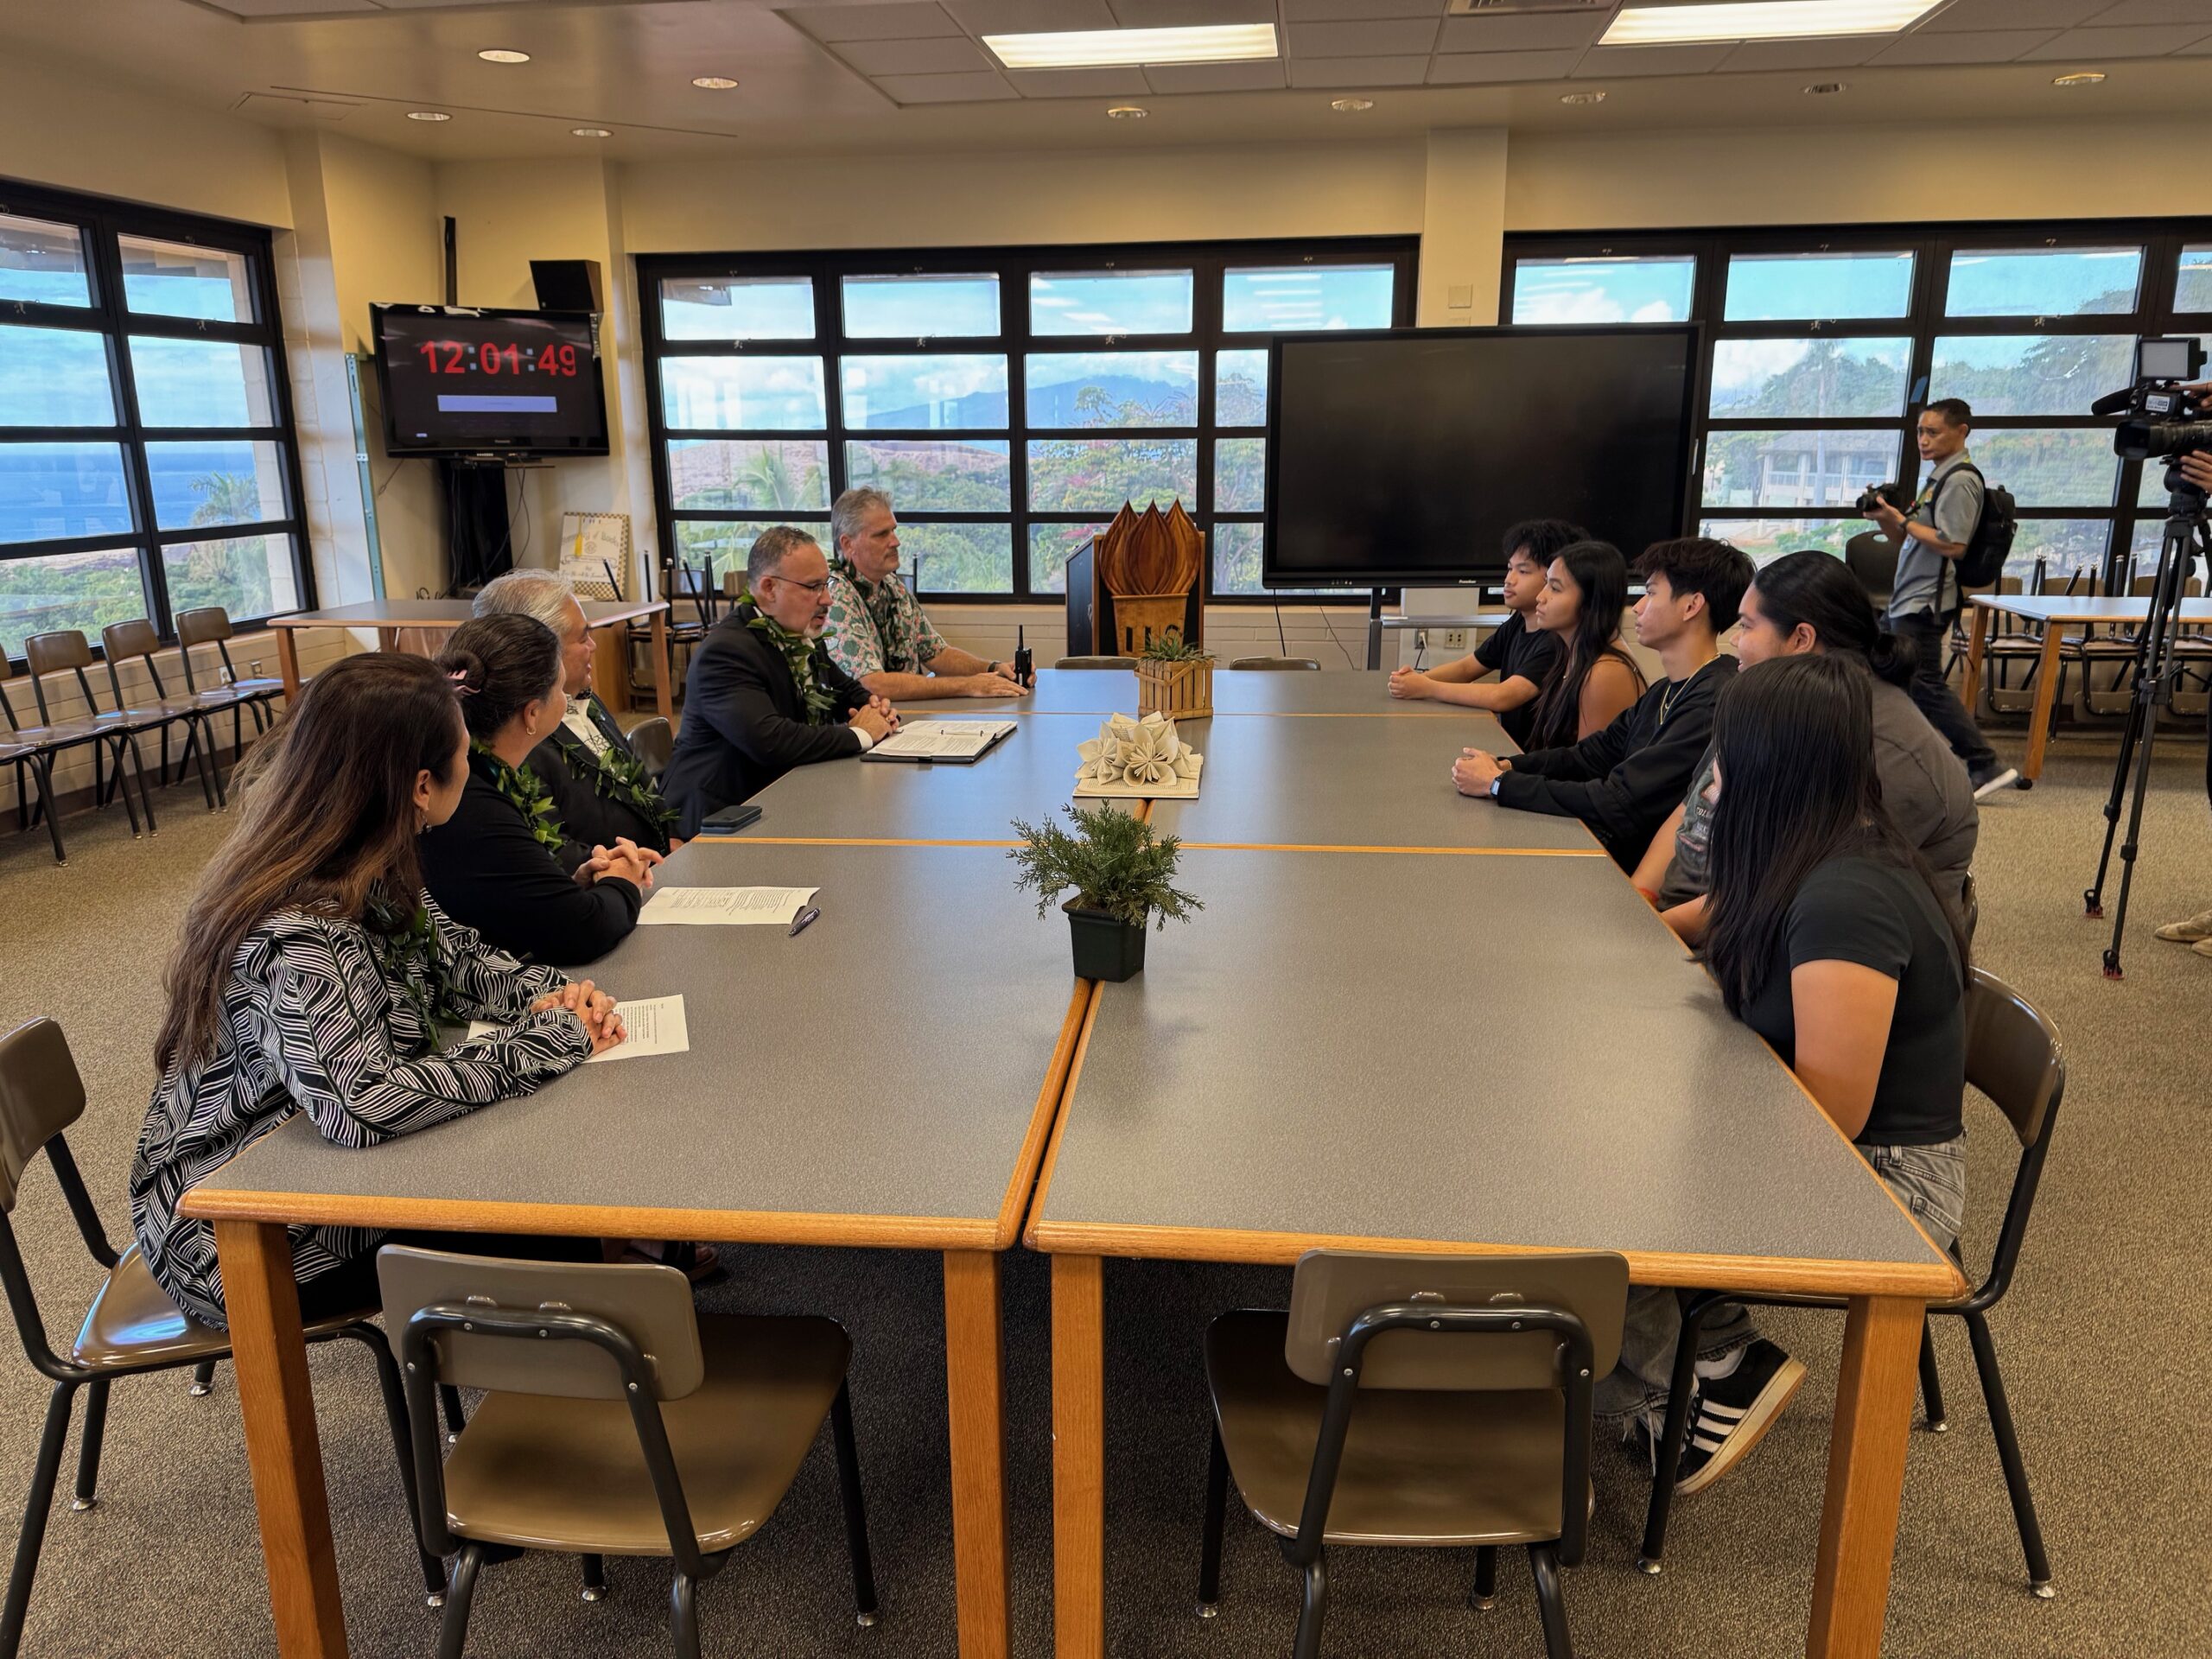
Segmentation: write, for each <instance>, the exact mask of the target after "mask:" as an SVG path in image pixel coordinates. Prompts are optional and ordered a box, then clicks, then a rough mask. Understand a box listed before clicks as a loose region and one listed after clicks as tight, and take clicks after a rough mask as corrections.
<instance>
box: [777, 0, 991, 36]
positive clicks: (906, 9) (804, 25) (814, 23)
mask: <svg viewBox="0 0 2212 1659" xmlns="http://www.w3.org/2000/svg"><path fill="white" fill-rule="evenodd" d="M777 15H778V16H780V17H782V18H783V19H784V21H785V22H788V23H792V24H795V25H797V26H798V28H800V29H804V30H805V31H806V32H807V33H808V34H810V35H813V36H814V38H815V39H816V40H817V41H833V42H834V41H919V40H925V39H928V38H931V37H932V36H935V35H957V34H959V33H960V32H961V31H960V25H959V24H957V23H956V22H953V21H952V19H951V18H950V16H947V15H946V14H945V11H944V8H943V7H941V6H934V5H925V4H912V5H893V6H791V7H788V8H786V9H785V10H783V11H781V12H779V13H778V14H777Z"/></svg>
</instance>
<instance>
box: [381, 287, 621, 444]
mask: <svg viewBox="0 0 2212 1659" xmlns="http://www.w3.org/2000/svg"><path fill="white" fill-rule="evenodd" d="M369 318H370V322H371V325H372V328H373V330H374V333H375V338H376V347H377V385H378V390H379V391H382V393H383V395H384V432H385V448H386V450H387V451H389V452H390V453H391V454H395V455H456V456H458V455H499V456H515V457H520V456H525V455H603V454H607V395H606V389H605V386H604V385H603V382H602V378H601V371H600V361H599V334H598V329H597V327H595V325H594V318H593V317H592V315H591V314H590V313H589V312H585V311H493V310H483V309H480V308H474V307H467V306H448V305H372V306H371V307H370V308H369Z"/></svg>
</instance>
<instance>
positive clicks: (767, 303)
mask: <svg viewBox="0 0 2212 1659" xmlns="http://www.w3.org/2000/svg"><path fill="white" fill-rule="evenodd" d="M660 328H661V333H662V334H665V335H666V336H667V337H668V338H669V339H671V340H812V339H813V338H814V283H813V282H812V281H811V280H810V278H808V277H685V278H683V279H681V280H670V281H665V282H664V283H661V285H660Z"/></svg>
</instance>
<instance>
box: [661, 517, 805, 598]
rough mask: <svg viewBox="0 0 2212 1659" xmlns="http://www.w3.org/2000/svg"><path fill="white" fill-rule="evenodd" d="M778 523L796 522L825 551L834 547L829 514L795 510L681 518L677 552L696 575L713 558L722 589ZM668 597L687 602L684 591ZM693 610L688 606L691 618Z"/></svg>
mask: <svg viewBox="0 0 2212 1659" xmlns="http://www.w3.org/2000/svg"><path fill="white" fill-rule="evenodd" d="M777 524H796V525H797V526H798V528H799V529H801V530H803V531H806V533H807V534H808V535H810V536H811V537H814V538H815V540H817V541H818V542H820V543H822V550H823V552H824V553H827V552H828V551H829V518H827V517H826V516H817V517H814V518H807V517H804V516H803V515H799V514H793V515H791V517H788V518H717V519H690V520H680V521H678V523H677V526H676V556H677V559H678V560H679V561H681V562H682V563H683V564H685V565H688V566H689V567H690V569H691V572H692V575H694V576H696V575H698V573H699V571H700V569H701V563H702V561H703V560H709V559H711V560H712V561H713V562H714V567H715V591H716V592H720V591H721V580H722V577H723V576H724V575H728V573H729V572H730V571H732V570H734V571H737V572H738V573H739V574H740V575H743V574H744V570H745V557H746V555H747V554H748V553H750V552H752V550H753V543H754V542H755V541H757V540H758V539H759V538H760V532H761V531H765V530H769V529H772V528H773V527H774V526H775V525H777ZM686 582H687V585H686V586H685V588H684V590H683V592H684V594H689V593H690V587H689V585H688V582H689V579H688V578H687V579H686ZM667 597H669V598H671V599H674V600H676V601H677V602H678V604H679V605H680V604H682V603H683V594H669V595H667ZM690 614H691V613H690V610H689V609H688V608H687V609H685V610H684V612H683V615H684V617H685V619H686V620H690Z"/></svg>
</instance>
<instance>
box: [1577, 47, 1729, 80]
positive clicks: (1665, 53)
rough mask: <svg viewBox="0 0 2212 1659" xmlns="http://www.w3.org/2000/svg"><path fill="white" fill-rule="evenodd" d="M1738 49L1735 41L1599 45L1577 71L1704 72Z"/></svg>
mask: <svg viewBox="0 0 2212 1659" xmlns="http://www.w3.org/2000/svg"><path fill="white" fill-rule="evenodd" d="M1735 49H1736V47H1735V43H1734V42H1733V41H1722V42H1721V43H1719V45H1715V46H1600V47H1593V48H1591V49H1590V50H1589V51H1587V52H1586V53H1584V54H1582V67H1580V69H1579V70H1578V71H1576V73H1577V74H1578V75H1579V76H1580V77H1581V78H1583V79H1587V78H1588V77H1590V76H1592V75H1702V74H1706V73H1710V72H1711V71H1713V70H1714V69H1718V68H1719V67H1720V63H1721V60H1723V59H1724V58H1726V56H1727V55H1728V54H1730V53H1731V52H1732V51H1734V50H1735Z"/></svg>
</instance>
